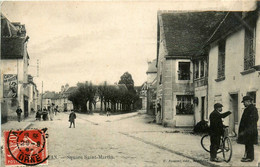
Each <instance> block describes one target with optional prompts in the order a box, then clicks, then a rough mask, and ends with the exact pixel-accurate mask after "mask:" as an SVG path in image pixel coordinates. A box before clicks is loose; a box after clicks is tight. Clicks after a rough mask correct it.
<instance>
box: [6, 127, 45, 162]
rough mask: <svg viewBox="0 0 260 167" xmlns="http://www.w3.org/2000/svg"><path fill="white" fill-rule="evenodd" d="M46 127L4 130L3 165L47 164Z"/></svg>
mask: <svg viewBox="0 0 260 167" xmlns="http://www.w3.org/2000/svg"><path fill="white" fill-rule="evenodd" d="M46 131H47V128H44V129H30V130H10V131H5V132H4V139H5V149H4V151H5V165H6V166H12V165H21V164H22V165H26V166H34V165H38V164H47V163H48V162H47V159H48V154H47V134H46Z"/></svg>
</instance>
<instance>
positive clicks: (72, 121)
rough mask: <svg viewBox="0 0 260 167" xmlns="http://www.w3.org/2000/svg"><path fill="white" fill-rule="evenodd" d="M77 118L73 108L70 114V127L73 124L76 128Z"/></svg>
mask: <svg viewBox="0 0 260 167" xmlns="http://www.w3.org/2000/svg"><path fill="white" fill-rule="evenodd" d="M75 119H76V114H75V112H74V110H71V113H70V116H69V122H70V127H69V128H71V125H72V124H73V127H74V128H75Z"/></svg>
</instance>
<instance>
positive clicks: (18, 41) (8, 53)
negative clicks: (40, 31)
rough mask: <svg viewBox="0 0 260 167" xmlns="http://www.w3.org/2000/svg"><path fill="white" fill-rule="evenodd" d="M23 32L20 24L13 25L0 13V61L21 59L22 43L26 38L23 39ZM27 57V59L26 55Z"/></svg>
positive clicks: (22, 53)
mask: <svg viewBox="0 0 260 167" xmlns="http://www.w3.org/2000/svg"><path fill="white" fill-rule="evenodd" d="M17 27H18V28H17ZM19 27H20V29H19ZM25 32H26V31H25V26H24V25H20V23H16V25H13V24H12V23H11V22H10V21H9V20H8V19H7V18H6V17H5V16H4V15H3V14H2V13H1V59H22V58H23V55H24V42H25V40H26V39H27V38H28V37H25ZM27 56H28V57H29V55H28V53H27Z"/></svg>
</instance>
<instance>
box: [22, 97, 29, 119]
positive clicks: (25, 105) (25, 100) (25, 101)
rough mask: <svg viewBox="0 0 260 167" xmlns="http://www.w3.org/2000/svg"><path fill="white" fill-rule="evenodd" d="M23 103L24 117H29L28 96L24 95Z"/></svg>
mask: <svg viewBox="0 0 260 167" xmlns="http://www.w3.org/2000/svg"><path fill="white" fill-rule="evenodd" d="M23 105H24V118H27V117H28V113H29V111H28V97H25V96H24V103H23Z"/></svg>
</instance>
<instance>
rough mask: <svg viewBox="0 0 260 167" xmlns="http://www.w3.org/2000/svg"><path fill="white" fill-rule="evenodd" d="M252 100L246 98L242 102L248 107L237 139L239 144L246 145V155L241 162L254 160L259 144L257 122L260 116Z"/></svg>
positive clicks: (241, 121)
mask: <svg viewBox="0 0 260 167" xmlns="http://www.w3.org/2000/svg"><path fill="white" fill-rule="evenodd" d="M252 100H253V99H252V98H251V97H250V96H244V97H243V100H242V102H241V103H244V106H245V107H246V108H245V109H244V112H243V115H242V117H241V120H240V124H239V129H238V139H237V142H238V143H239V144H244V145H245V154H244V157H243V158H242V159H241V162H252V161H253V160H254V144H258V130H257V121H258V119H259V116H258V111H257V108H256V107H255V106H254V105H253V103H252Z"/></svg>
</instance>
